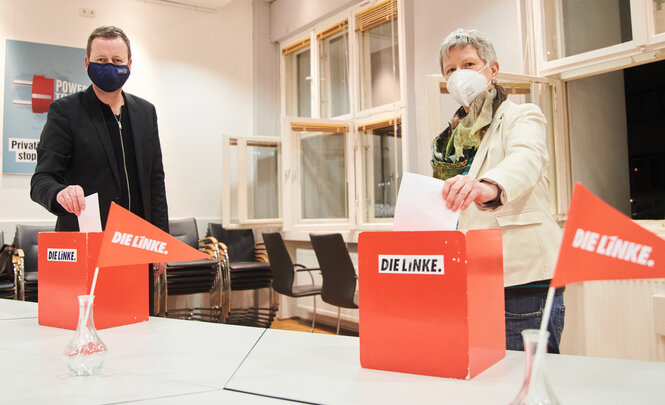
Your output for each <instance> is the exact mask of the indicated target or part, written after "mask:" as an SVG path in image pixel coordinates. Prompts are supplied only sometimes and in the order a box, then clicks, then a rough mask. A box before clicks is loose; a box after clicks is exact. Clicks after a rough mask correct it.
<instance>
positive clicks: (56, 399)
mask: <svg viewBox="0 0 665 405" xmlns="http://www.w3.org/2000/svg"><path fill="white" fill-rule="evenodd" d="M36 314H37V304H34V303H22V302H13V301H6V300H0V375H2V378H0V392H1V393H2V397H0V402H2V403H66V404H98V403H119V402H122V403H129V402H138V403H141V404H143V403H147V404H157V403H159V404H162V403H166V404H182V403H203V404H207V403H210V404H213V403H231V404H241V405H242V404H259V405H261V404H267V403H284V402H285V401H283V400H281V399H288V400H296V401H304V402H312V403H325V404H377V403H380V404H404V403H409V404H425V403H453V404H485V403H492V404H507V403H508V402H509V401H510V400H512V399H513V397H514V396H515V395H516V393H517V391H518V390H519V388H520V386H521V383H522V378H523V368H524V354H523V353H521V352H508V353H507V355H506V358H505V359H504V360H502V361H500V362H499V363H497V364H496V365H494V366H493V367H491V368H489V369H488V370H486V371H485V372H483V373H481V374H480V375H478V376H477V377H475V378H474V379H473V380H469V381H464V380H455V379H446V378H437V377H428V376H419V375H412V374H402V373H392V372H386V371H378V370H369V369H363V368H361V367H360V362H359V340H358V338H355V337H345V336H334V335H321V334H310V333H304V332H291V331H281V330H265V329H260V328H250V327H239V326H231V325H220V324H211V323H202V322H193V321H179V320H174V319H163V318H150V320H149V321H148V322H143V323H140V324H134V325H126V326H121V327H117V328H110V329H104V330H102V331H99V335H100V336H101V338H102V340H103V341H104V342H105V343H106V344H107V346H108V347H109V354H108V358H107V360H106V364H105V365H104V369H103V370H102V373H101V375H99V376H94V377H73V376H71V375H70V374H69V372H68V370H67V368H66V366H65V364H64V360H63V357H62V352H63V350H64V347H65V345H66V344H67V342H68V341H69V340H70V339H71V338H72V336H73V331H70V330H65V329H58V328H52V327H46V326H39V325H38V323H37V318H36ZM16 316H18V317H16ZM396 350H399V348H396ZM546 362H547V367H548V371H549V372H548V376H549V378H550V380H551V382H552V387H553V389H554V391H555V392H556V394H557V396H558V398H559V400H560V401H561V403H562V404H578V403H579V404H581V403H603V404H643V403H649V404H651V403H655V404H665V390H663V389H661V385H662V384H663V382H664V381H665V363H656V362H640V361H627V360H613V359H603V358H590V357H579V356H564V355H548V356H547V359H546Z"/></svg>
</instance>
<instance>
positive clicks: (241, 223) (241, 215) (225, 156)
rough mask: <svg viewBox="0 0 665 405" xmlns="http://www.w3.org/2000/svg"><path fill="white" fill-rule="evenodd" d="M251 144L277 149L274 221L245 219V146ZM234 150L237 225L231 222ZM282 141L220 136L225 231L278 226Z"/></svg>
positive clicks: (281, 207) (253, 137)
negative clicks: (234, 157)
mask: <svg viewBox="0 0 665 405" xmlns="http://www.w3.org/2000/svg"><path fill="white" fill-rule="evenodd" d="M231 140H236V145H231ZM252 143H267V144H274V145H275V146H276V147H277V212H278V214H279V216H278V217H276V218H257V219H250V218H249V217H248V212H249V210H248V205H247V202H248V200H249V199H248V185H247V146H248V144H249V146H253V145H251V144H252ZM232 146H235V147H236V148H237V158H238V159H237V167H236V169H237V173H238V183H237V185H236V187H237V189H236V194H237V195H236V201H237V204H238V205H237V207H238V222H237V223H235V222H232V221H231V198H232V193H231V179H230V173H231V167H230V161H231V159H230V154H231V147H232ZM282 151H283V148H282V138H281V137H278V136H245V135H228V134H226V135H222V225H223V226H224V227H225V228H228V229H234V228H243V227H248V226H254V225H281V224H282V222H283V215H284V210H283V206H282V198H281V196H282V189H283V185H282V181H281V176H280V173H281V171H282V170H281V168H282Z"/></svg>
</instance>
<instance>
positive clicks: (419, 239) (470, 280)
mask: <svg viewBox="0 0 665 405" xmlns="http://www.w3.org/2000/svg"><path fill="white" fill-rule="evenodd" d="M377 238H378V239H381V240H380V241H379V242H378V243H377V241H376V240H377ZM437 238H444V239H441V243H440V244H439V245H440V246H446V247H448V248H452V249H453V251H452V252H448V255H449V256H457V257H453V258H452V261H453V263H452V264H454V265H453V266H450V264H451V263H450V262H449V259H446V263H447V264H446V273H447V275H446V276H448V277H451V278H450V280H453V279H452V277H454V276H455V274H454V272H455V271H457V273H459V272H460V271H461V270H462V269H463V277H462V278H459V274H458V275H457V279H456V280H455V281H454V282H455V283H456V284H457V285H459V287H460V288H461V289H462V290H464V291H462V293H463V294H462V295H459V294H457V295H456V297H457V298H456V301H455V302H454V304H450V302H447V305H445V308H443V307H441V305H439V306H436V308H427V305H422V306H421V307H411V308H408V307H409V306H410V305H414V303H418V302H421V303H422V302H427V299H425V301H423V297H427V296H428V294H426V293H424V292H423V291H420V290H417V289H416V290H415V291H413V292H412V294H411V296H407V295H406V294H408V292H409V290H410V289H409V286H408V284H409V283H408V282H404V284H405V287H404V288H403V292H404V293H403V294H401V297H400V298H401V299H400V300H399V301H400V302H401V306H404V307H407V310H408V314H407V313H399V314H397V315H395V314H394V313H393V312H394V311H395V308H396V305H395V304H396V302H388V305H380V304H379V305H376V304H377V302H379V303H380V302H382V301H385V300H391V299H392V298H391V297H392V294H391V292H392V290H391V289H390V288H388V291H384V292H385V294H383V295H382V294H380V293H378V294H374V293H373V292H372V291H380V290H382V289H385V287H386V286H385V282H384V281H385V280H388V279H386V278H385V276H386V275H385V274H384V275H383V276H384V278H383V279H381V280H384V281H378V282H379V284H380V285H378V286H377V285H374V284H375V283H376V282H377V280H379V279H378V278H375V277H376V275H377V274H378V255H379V254H391V253H394V252H395V249H396V248H397V249H398V250H399V249H403V248H404V246H411V249H412V247H413V246H419V248H418V249H421V247H422V249H424V253H423V254H431V253H432V252H431V249H432V243H433V241H436V240H437ZM456 241H457V243H458V244H460V245H459V246H456V245H455V242H456ZM373 242H374V246H370V245H371V244H372V243H373ZM449 242H450V243H449ZM434 243H435V244H436V242H434ZM489 244H492V246H489ZM442 249H443V248H442ZM407 250H408V248H407ZM411 253H412V252H409V253H405V254H411ZM455 262H456V263H455ZM358 266H359V293H360V294H359V300H360V310H359V312H360V313H359V318H360V326H359V329H360V361H361V366H362V367H365V368H373V369H379V370H387V371H397V372H406V373H412V374H423V375H432V376H438V377H452V378H460V379H469V378H473V377H474V376H476V375H478V374H479V373H480V372H482V371H483V370H485V369H487V368H488V367H489V366H491V365H492V364H494V363H496V362H497V361H498V360H500V359H501V358H503V357H504V356H505V320H504V309H503V308H504V299H503V265H502V251H501V231H500V230H477V231H469V232H467V234H466V235H465V234H464V233H463V232H460V231H424V232H363V233H361V234H360V236H359V240H358ZM460 266H461V267H460ZM487 266H493V267H487ZM456 267H457V268H458V270H455V269H456ZM449 269H450V270H452V271H448V270H449ZM373 272H376V274H372V273H373ZM389 276H393V275H392V274H391V275H389ZM399 276H401V277H405V276H407V277H412V280H416V284H419V286H420V287H422V286H423V285H425V286H426V287H425V288H427V285H429V284H431V286H432V288H434V289H435V290H436V289H437V288H439V289H440V288H441V286H442V285H441V284H440V281H439V280H440V279H430V280H431V281H430V280H427V279H426V277H439V276H432V275H415V276H413V275H404V274H401V275H399ZM446 276H444V277H446ZM414 277H415V278H414ZM419 277H421V278H422V277H425V279H419ZM421 280H426V281H425V282H424V283H423V282H422V281H421ZM488 283H489V284H488ZM388 284H389V282H388ZM488 286H493V287H492V288H491V289H492V291H493V293H488V292H487V290H488V288H487V287H488ZM450 287H451V286H448V287H444V288H448V293H452V294H453V295H455V293H460V291H458V288H457V286H456V287H455V288H452V289H450ZM366 291H370V292H369V293H367V292H366ZM364 292H365V293H364ZM363 293H364V294H363ZM430 295H432V296H436V295H437V294H430ZM442 299H443V298H442ZM442 302H446V301H445V299H443V301H442ZM430 304H431V302H430ZM430 306H431V305H430ZM450 306H455V307H456V309H455V311H453V312H451V311H449V309H450V308H448V307H450ZM456 311H457V312H456ZM461 319H463V321H462V323H461V324H460V320H461ZM395 334H397V335H398V336H399V338H400V339H401V341H403V342H404V344H403V345H400V346H398V347H395V346H396V345H395V340H394V339H393V335H395ZM423 337H425V338H424V339H423ZM439 337H440V339H439ZM428 339H429V341H428ZM386 342H389V343H390V345H386ZM409 342H416V343H417V344H416V345H415V346H416V348H417V350H415V351H414V350H411V347H410V346H408V345H409ZM418 344H420V345H421V346H424V347H418Z"/></svg>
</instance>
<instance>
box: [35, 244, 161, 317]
mask: <svg viewBox="0 0 665 405" xmlns="http://www.w3.org/2000/svg"><path fill="white" fill-rule="evenodd" d="M103 235H104V234H103V233H102V232H95V233H83V232H45V233H40V234H39V267H38V270H39V288H38V294H39V324H40V325H45V326H55V327H58V328H65V329H76V325H77V324H78V312H79V307H78V298H77V297H78V296H79V295H85V294H90V287H91V286H92V279H93V277H94V274H95V266H96V263H97V257H98V254H99V248H100V245H101V242H102V236H103ZM93 313H94V320H95V327H96V328H97V329H105V328H111V327H114V326H120V325H126V324H130V323H137V322H143V321H147V320H148V269H147V268H146V264H139V265H128V266H116V267H103V268H100V269H99V274H98V276H97V285H96V287H95V303H94V310H93Z"/></svg>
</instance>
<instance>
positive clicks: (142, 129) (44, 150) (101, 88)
mask: <svg viewBox="0 0 665 405" xmlns="http://www.w3.org/2000/svg"><path fill="white" fill-rule="evenodd" d="M131 64H132V59H131V48H130V45H129V39H128V38H127V36H126V35H125V33H124V32H123V31H122V30H121V29H119V28H117V27H100V28H97V29H96V30H94V31H93V32H92V34H90V37H89V38H88V45H87V49H86V56H85V67H86V70H87V71H88V76H89V77H90V79H91V80H92V85H91V86H90V87H88V89H87V90H85V91H82V92H79V93H76V94H72V95H70V96H67V97H64V98H61V99H58V100H56V101H54V102H53V103H52V104H51V106H50V108H49V112H48V117H47V119H46V124H45V125H44V129H43V130H42V134H41V138H40V141H39V146H38V147H37V167H36V168H35V174H34V175H33V176H32V180H31V183H30V197H31V198H32V199H33V200H34V201H35V202H37V203H39V204H41V205H42V206H43V207H45V208H46V209H47V210H49V211H50V212H52V213H53V214H55V215H57V216H58V219H57V222H56V230H57V231H78V220H77V216H78V215H79V214H80V213H81V210H82V209H84V208H85V200H84V195H90V194H93V193H99V208H100V214H101V220H102V226H106V219H107V217H108V213H109V209H110V205H111V202H112V201H113V202H116V203H118V204H120V205H121V206H123V207H124V208H127V209H129V210H130V211H131V212H133V213H134V214H137V215H139V216H141V217H142V218H144V219H146V220H147V221H149V222H150V223H152V224H153V225H155V226H157V227H159V228H161V229H162V230H164V231H166V232H168V207H167V203H166V189H165V186H164V169H163V166H162V152H161V147H160V143H159V135H158V130H157V115H156V112H155V107H154V106H153V105H152V104H151V103H149V102H148V101H146V100H143V99H141V98H139V97H136V96H133V95H131V94H127V93H124V92H123V91H122V86H123V85H124V83H125V81H126V80H127V78H128V77H129V73H130V70H131ZM164 268H165V264H163V263H161V264H158V265H155V266H153V269H154V275H155V276H157V275H159V274H160V273H161V272H163V271H164ZM150 281H151V282H149V285H150V286H151V287H152V280H150ZM151 290H152V289H151ZM150 304H151V305H150V308H151V313H152V299H151V300H150Z"/></svg>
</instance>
